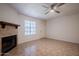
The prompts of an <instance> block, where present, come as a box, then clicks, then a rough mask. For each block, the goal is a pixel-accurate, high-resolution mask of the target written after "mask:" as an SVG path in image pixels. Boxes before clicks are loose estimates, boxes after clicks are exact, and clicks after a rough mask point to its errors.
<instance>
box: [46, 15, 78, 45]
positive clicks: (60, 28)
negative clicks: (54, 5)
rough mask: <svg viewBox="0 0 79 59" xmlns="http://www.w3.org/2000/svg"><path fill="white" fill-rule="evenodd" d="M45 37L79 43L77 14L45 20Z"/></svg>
mask: <svg viewBox="0 0 79 59" xmlns="http://www.w3.org/2000/svg"><path fill="white" fill-rule="evenodd" d="M47 37H48V38H52V39H57V40H63V41H68V42H74V43H79V14H74V15H70V16H61V17H57V18H55V19H51V20H47Z"/></svg>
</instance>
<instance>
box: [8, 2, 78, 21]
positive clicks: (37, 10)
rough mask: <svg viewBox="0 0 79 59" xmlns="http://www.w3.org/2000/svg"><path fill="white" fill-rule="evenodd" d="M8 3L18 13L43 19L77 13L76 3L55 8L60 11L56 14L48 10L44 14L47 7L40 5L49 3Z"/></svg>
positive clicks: (48, 4)
mask: <svg viewBox="0 0 79 59" xmlns="http://www.w3.org/2000/svg"><path fill="white" fill-rule="evenodd" d="M9 5H10V6H12V7H13V8H15V9H16V10H17V11H18V12H19V13H20V14H23V15H26V16H31V17H35V18H38V19H44V20H47V19H51V18H55V17H58V16H63V15H72V14H74V13H79V4H78V3H70V4H69V3H66V4H64V5H63V6H61V7H59V8H57V10H59V11H60V12H61V13H59V14H58V13H55V12H50V13H48V14H47V15H45V13H46V11H47V10H46V9H47V8H44V7H42V5H46V6H50V5H51V3H12V4H9Z"/></svg>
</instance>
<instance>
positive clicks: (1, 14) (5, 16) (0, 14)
mask: <svg viewBox="0 0 79 59" xmlns="http://www.w3.org/2000/svg"><path fill="white" fill-rule="evenodd" d="M24 20H33V21H36V22H37V34H36V35H32V36H26V35H25V34H24ZM0 21H7V22H11V23H16V24H19V25H20V27H19V28H18V43H19V44H20V43H24V42H27V41H31V40H36V39H40V38H43V37H45V31H44V30H45V22H44V21H43V20H39V19H35V18H31V17H27V16H23V15H20V14H18V13H17V12H16V11H15V10H14V9H12V8H11V7H9V6H8V5H7V4H0Z"/></svg>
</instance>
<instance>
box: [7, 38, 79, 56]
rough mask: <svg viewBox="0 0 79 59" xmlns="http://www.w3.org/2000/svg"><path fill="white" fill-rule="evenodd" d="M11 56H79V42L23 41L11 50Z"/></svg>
mask: <svg viewBox="0 0 79 59" xmlns="http://www.w3.org/2000/svg"><path fill="white" fill-rule="evenodd" d="M7 55H10V56H75V55H76V56H78V55H79V44H74V43H69V42H64V41H58V40H53V39H40V40H34V41H31V42H27V43H23V44H20V45H19V46H17V47H16V48H14V49H13V50H11V51H10V52H9V53H7Z"/></svg>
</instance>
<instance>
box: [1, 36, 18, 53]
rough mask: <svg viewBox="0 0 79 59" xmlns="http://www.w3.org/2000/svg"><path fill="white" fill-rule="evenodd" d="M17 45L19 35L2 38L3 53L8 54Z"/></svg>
mask: <svg viewBox="0 0 79 59" xmlns="http://www.w3.org/2000/svg"><path fill="white" fill-rule="evenodd" d="M16 45H17V35H12V36H8V37H3V38H2V53H7V52H8V51H10V50H11V49H13V48H14V47H16Z"/></svg>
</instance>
